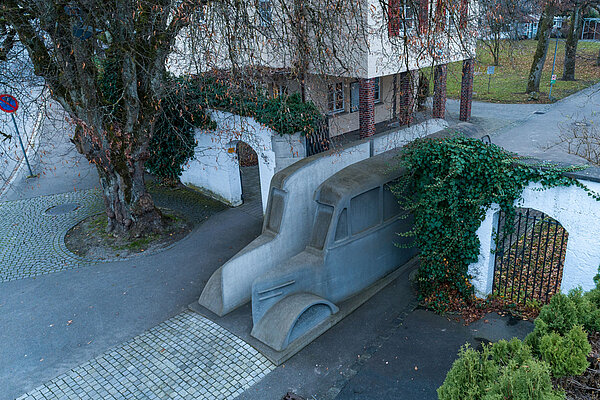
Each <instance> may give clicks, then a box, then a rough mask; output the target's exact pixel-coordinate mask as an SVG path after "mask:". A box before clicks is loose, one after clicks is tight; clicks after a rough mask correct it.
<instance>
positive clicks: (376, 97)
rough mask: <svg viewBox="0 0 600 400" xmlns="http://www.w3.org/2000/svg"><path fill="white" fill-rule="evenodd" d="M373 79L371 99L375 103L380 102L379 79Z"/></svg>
mask: <svg viewBox="0 0 600 400" xmlns="http://www.w3.org/2000/svg"><path fill="white" fill-rule="evenodd" d="M373 79H374V82H373V92H374V93H373V99H374V100H375V103H381V79H379V77H377V78H373Z"/></svg>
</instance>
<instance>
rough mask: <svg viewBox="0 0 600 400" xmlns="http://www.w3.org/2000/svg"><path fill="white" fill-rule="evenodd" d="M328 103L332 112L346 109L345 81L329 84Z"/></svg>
mask: <svg viewBox="0 0 600 400" xmlns="http://www.w3.org/2000/svg"><path fill="white" fill-rule="evenodd" d="M327 104H328V109H329V112H331V113H337V112H341V111H344V82H337V83H333V84H329V86H328V93H327Z"/></svg>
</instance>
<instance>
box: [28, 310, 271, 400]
mask: <svg viewBox="0 0 600 400" xmlns="http://www.w3.org/2000/svg"><path fill="white" fill-rule="evenodd" d="M274 368H275V366H274V365H273V364H271V362H270V361H268V360H267V359H266V358H265V357H264V356H262V355H261V354H260V353H259V352H258V351H256V350H255V349H254V348H252V347H251V346H250V345H249V344H247V343H245V342H244V341H242V340H241V339H239V338H237V337H236V336H234V335H233V334H231V333H229V332H228V331H226V330H225V329H223V328H221V327H220V326H218V325H216V324H214V323H213V322H211V321H210V320H208V319H206V318H204V317H202V316H200V315H198V314H196V313H193V312H191V311H185V312H183V313H181V314H179V315H177V316H175V317H173V318H171V319H169V320H167V321H165V322H163V323H162V324H160V325H158V326H156V327H154V328H152V329H150V330H149V331H147V332H145V333H143V334H141V335H140V336H137V337H135V338H133V339H131V340H130V341H128V342H125V343H123V344H122V345H120V346H118V347H116V348H114V349H112V350H109V351H108V352H106V353H104V354H103V355H101V356H99V357H97V358H95V359H93V360H91V361H88V362H86V363H85V364H83V365H81V366H79V367H77V368H74V369H72V370H70V371H69V372H67V373H65V374H63V375H61V376H58V377H57V378H55V379H53V380H52V381H50V382H48V383H46V384H45V385H42V386H40V387H38V388H36V389H34V390H32V391H31V392H29V393H27V394H25V395H23V396H21V397H19V399H18V400H25V399H27V400H41V399H43V400H49V399H173V398H176V399H206V400H208V399H233V398H235V397H236V396H238V395H239V394H240V393H242V392H243V391H244V390H246V389H247V388H249V387H250V386H252V385H253V384H254V383H256V382H258V381H259V380H261V379H262V378H263V377H264V376H265V375H266V374H268V373H269V372H271V371H272V370H273V369H274Z"/></svg>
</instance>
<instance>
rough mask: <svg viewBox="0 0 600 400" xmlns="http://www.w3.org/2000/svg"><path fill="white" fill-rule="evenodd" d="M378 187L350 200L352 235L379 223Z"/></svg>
mask: <svg viewBox="0 0 600 400" xmlns="http://www.w3.org/2000/svg"><path fill="white" fill-rule="evenodd" d="M379 209H380V204H379V187H376V188H375V189H371V190H369V191H368V192H364V193H361V194H359V195H358V196H355V197H354V198H352V199H351V200H350V224H351V226H352V234H353V235H355V234H357V233H360V232H363V231H365V230H367V229H369V228H371V227H373V226H375V225H377V224H378V223H379V220H380V217H379Z"/></svg>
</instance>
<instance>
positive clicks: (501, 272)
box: [492, 207, 569, 304]
mask: <svg viewBox="0 0 600 400" xmlns="http://www.w3.org/2000/svg"><path fill="white" fill-rule="evenodd" d="M508 223H509V220H508V218H507V216H506V214H505V213H504V212H502V211H500V212H499V215H498V225H497V227H496V232H497V236H496V243H495V251H494V277H493V286H492V293H493V294H494V295H496V296H499V297H501V298H503V299H504V300H505V301H507V302H509V303H527V302H538V303H540V304H545V303H548V302H549V301H550V298H551V297H552V296H553V295H554V294H555V293H558V292H559V291H560V289H561V283H562V278H563V271H564V266H565V258H566V253H567V243H568V240H569V233H568V232H567V230H566V229H565V227H563V225H562V224H561V223H560V222H559V221H557V220H556V219H554V218H553V217H552V216H550V215H548V214H546V213H544V212H542V211H540V210H537V209H534V208H524V207H519V208H517V209H516V215H515V218H514V221H512V229H510V228H509V229H508V230H506V228H507V224H508Z"/></svg>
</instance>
